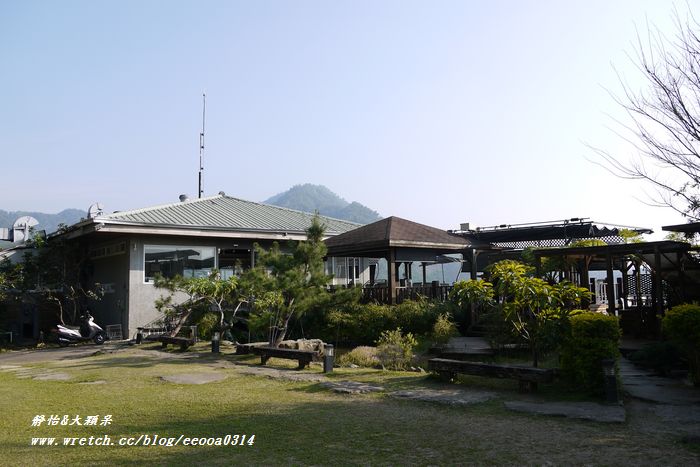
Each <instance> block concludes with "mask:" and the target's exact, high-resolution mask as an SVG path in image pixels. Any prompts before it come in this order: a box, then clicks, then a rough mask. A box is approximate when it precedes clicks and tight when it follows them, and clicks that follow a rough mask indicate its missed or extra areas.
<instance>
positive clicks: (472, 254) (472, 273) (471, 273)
mask: <svg viewBox="0 0 700 467" xmlns="http://www.w3.org/2000/svg"><path fill="white" fill-rule="evenodd" d="M469 266H470V267H471V268H470V270H469V278H470V279H471V280H474V281H475V280H476V275H477V273H478V271H477V270H476V250H475V249H474V248H471V249H470V250H469Z"/></svg>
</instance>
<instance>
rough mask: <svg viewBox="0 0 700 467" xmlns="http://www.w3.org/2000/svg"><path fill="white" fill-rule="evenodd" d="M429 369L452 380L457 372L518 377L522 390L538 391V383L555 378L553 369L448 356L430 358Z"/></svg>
mask: <svg viewBox="0 0 700 467" xmlns="http://www.w3.org/2000/svg"><path fill="white" fill-rule="evenodd" d="M428 370H430V371H433V372H435V373H437V374H438V375H440V376H441V377H443V378H445V379H450V380H451V379H453V378H454V377H455V375H457V374H466V375H474V376H488V377H495V378H510V379H517V380H518V383H519V387H520V391H522V392H531V391H536V390H537V383H549V382H551V381H552V380H553V379H554V370H552V369H546V368H533V367H525V366H515V365H497V364H494V363H481V362H465V361H462V360H449V359H446V358H433V359H430V360H428Z"/></svg>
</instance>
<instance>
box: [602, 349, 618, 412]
mask: <svg viewBox="0 0 700 467" xmlns="http://www.w3.org/2000/svg"><path fill="white" fill-rule="evenodd" d="M601 364H602V366H603V378H604V380H605V400H606V401H607V402H609V403H611V404H616V403H617V402H618V394H617V375H616V374H615V359H613V358H606V359H603V360H602V361H601Z"/></svg>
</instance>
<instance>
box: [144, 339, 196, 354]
mask: <svg viewBox="0 0 700 467" xmlns="http://www.w3.org/2000/svg"><path fill="white" fill-rule="evenodd" d="M153 340H156V341H160V342H161V343H162V344H163V348H166V347H167V346H168V345H169V344H172V345H179V346H180V350H183V351H185V350H187V348H188V347H189V346H191V345H194V344H195V342H197V339H194V338H191V337H170V336H158V337H156V338H155V339H153Z"/></svg>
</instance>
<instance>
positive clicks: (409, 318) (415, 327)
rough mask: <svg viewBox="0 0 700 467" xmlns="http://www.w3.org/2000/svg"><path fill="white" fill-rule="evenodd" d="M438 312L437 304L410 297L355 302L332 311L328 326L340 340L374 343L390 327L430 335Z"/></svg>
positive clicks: (328, 318) (338, 340)
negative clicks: (388, 302) (389, 301)
mask: <svg viewBox="0 0 700 467" xmlns="http://www.w3.org/2000/svg"><path fill="white" fill-rule="evenodd" d="M438 314H439V313H438V308H437V306H436V305H435V304H433V303H431V302H429V301H426V300H418V301H409V300H407V301H405V302H403V303H401V304H400V305H394V306H392V305H379V304H376V303H368V304H353V305H350V306H347V307H342V308H337V309H335V310H332V311H331V312H329V313H328V317H327V326H328V333H329V334H332V335H333V337H334V338H335V340H336V341H337V342H344V343H351V344H361V345H362V344H364V345H371V344H373V343H374V342H376V341H377V340H378V339H379V338H380V336H381V334H382V332H383V331H385V330H387V329H396V328H401V329H404V330H406V331H407V332H411V333H413V334H414V335H422V336H428V335H429V334H430V333H431V332H432V329H433V325H434V324H435V321H436V320H437V317H438Z"/></svg>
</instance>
